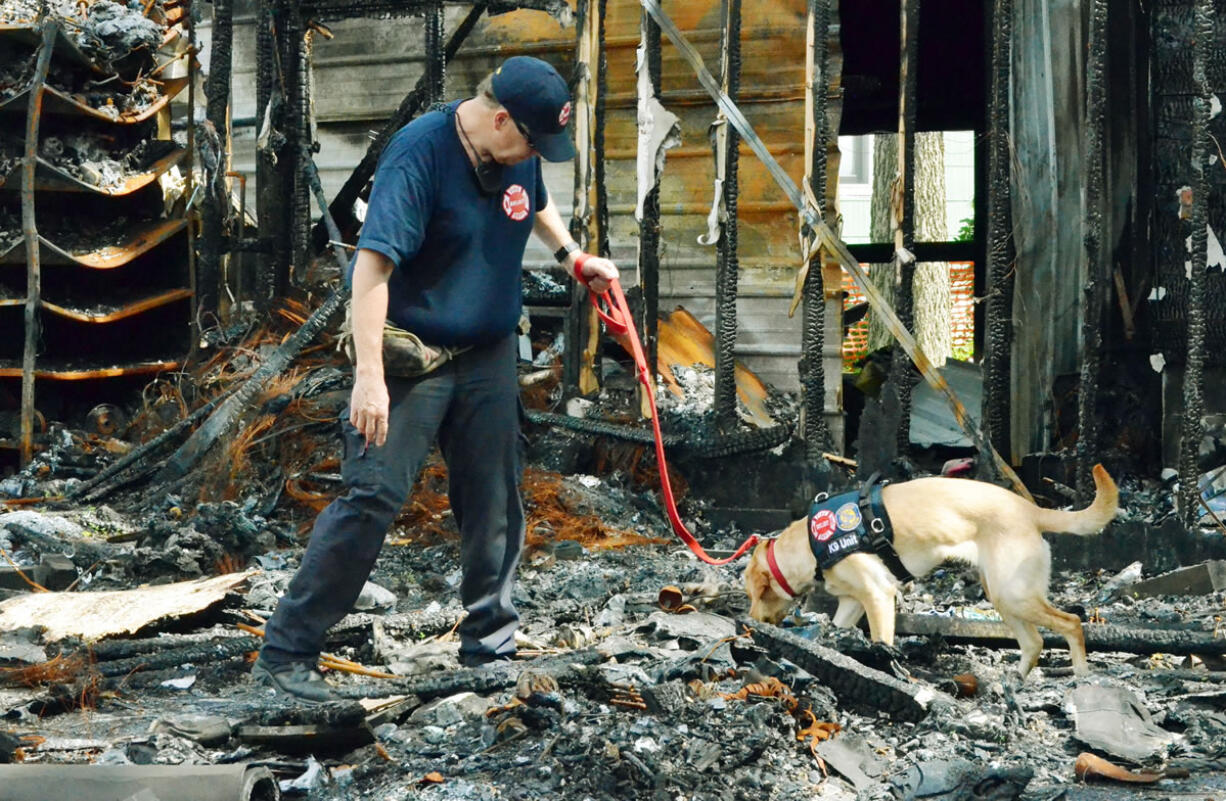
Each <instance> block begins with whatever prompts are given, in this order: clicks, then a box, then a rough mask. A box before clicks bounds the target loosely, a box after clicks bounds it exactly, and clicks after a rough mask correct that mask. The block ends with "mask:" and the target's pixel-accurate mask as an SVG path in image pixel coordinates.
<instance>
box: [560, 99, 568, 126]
mask: <svg viewBox="0 0 1226 801" xmlns="http://www.w3.org/2000/svg"><path fill="white" fill-rule="evenodd" d="M568 122H570V101H569V100H567V101H566V102H565V103H564V104H563V105H562V110H561V111H559V112H558V125H559V126H561V127H563V128H565V127H566V123H568Z"/></svg>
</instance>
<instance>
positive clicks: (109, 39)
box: [0, 0, 164, 63]
mask: <svg viewBox="0 0 1226 801" xmlns="http://www.w3.org/2000/svg"><path fill="white" fill-rule="evenodd" d="M46 5H47V13H48V15H49V16H51V17H53V18H55V19H56V20H58V21H59V22H60V24H61V27H62V30H63V31H64V32H65V33H66V34H67V35H68V37H69V38H70V39H71V40H72V41H73V43H75V44H76V45H77V47H79V48H80V49H81V52H83V53H85V54H86V55H87V56H89V57H90V58H93V59H96V60H98V61H100V62H102V63H111V62H114V61H118V60H120V59H123V58H125V57H127V56H128V55H130V54H131V53H133V52H134V51H137V50H142V49H144V50H155V49H157V47H158V46H160V45H161V44H162V36H163V34H164V29H163V26H162V25H160V24H158V23H157V22H156V21H154V20H153V19H151V18H150V17H148V16H146V14H145V9H144V6H143V5H142V4H141V3H140V2H139V1H138V0H131V2H129V3H127V4H126V5H125V4H120V3H112V2H110V0H93V2H90V3H80V2H76V0H51V2H48V3H47V4H46ZM154 5H155V6H156V9H157V13H159V14H160V13H161V2H160V1H159V2H156V3H155V4H154ZM39 6H40V3H39V2H32V0H4V2H2V3H0V24H4V25H33V24H35V23H36V21H37V20H38V18H39ZM151 10H153V8H152V7H151Z"/></svg>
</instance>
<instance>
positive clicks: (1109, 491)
mask: <svg viewBox="0 0 1226 801" xmlns="http://www.w3.org/2000/svg"><path fill="white" fill-rule="evenodd" d="M1119 505H1120V491H1119V489H1118V488H1117V487H1116V486H1115V482H1114V481H1112V480H1111V476H1110V475H1108V474H1107V471H1106V469H1105V468H1104V467H1103V466H1102V465H1101V464H1096V465H1094V502H1093V503H1092V504H1090V505H1089V506H1087V507H1086V508H1084V509H1080V510H1078V511H1075V512H1065V511H1061V510H1059V509H1043V508H1041V507H1039V511H1038V514H1037V515H1036V516H1035V521H1036V522H1037V523H1038V526H1039V528H1040V529H1042V530H1043V531H1057V532H1064V533H1066V534H1081V535H1086V534H1097V533H1098V532H1100V531H1102V530H1103V527H1104V526H1106V525H1107V524H1108V523H1110V522H1111V520H1112V519H1113V518H1114V517H1115V513H1116V511H1117V510H1118V509H1119Z"/></svg>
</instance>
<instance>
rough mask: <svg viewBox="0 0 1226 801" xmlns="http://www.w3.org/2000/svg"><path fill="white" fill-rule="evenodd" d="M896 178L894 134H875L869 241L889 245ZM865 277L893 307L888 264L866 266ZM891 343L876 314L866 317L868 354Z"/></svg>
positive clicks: (892, 279)
mask: <svg viewBox="0 0 1226 801" xmlns="http://www.w3.org/2000/svg"><path fill="white" fill-rule="evenodd" d="M896 177H898V134H877V135H876V136H874V137H873V199H872V207H871V210H870V212H869V214H870V218H869V239H870V241H872V242H893V241H894V232H893V230H891V228H890V186H891V185H892V184H893V183H894V179H895V178H896ZM868 276H869V278H870V279H871V280H872V282H873V283H874V284H876V286H877V288H878V289H879V290H881V295H882V297H884V298H885V299H886V301H888V302H889V303H890V305H893V304H894V294H895V293H894V287H895V285H896V282H897V280H898V271H897V270H896V269H894V265H893V264H892V263H886V264H871V265H869V271H868ZM893 341H894V337H893V336H892V335H891V334H890V332H889V331H888V330H886V327H885V326H884V325H882V324H881V322H880V320H879V319H878V318H877V315H875V314H873V313H872V312H869V315H868V351H869V353H872V352H873V351H875V350H877V349H878V348H884V347H886V346H888V345H889V344H890V343H892V342H893Z"/></svg>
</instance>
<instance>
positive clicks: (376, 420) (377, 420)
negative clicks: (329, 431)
mask: <svg viewBox="0 0 1226 801" xmlns="http://www.w3.org/2000/svg"><path fill="white" fill-rule="evenodd" d="M388 406H389V401H388V397H387V384H386V383H385V382H384V381H383V379H381V378H379V377H377V376H374V375H369V374H363V373H362V372H361V371H359V372H358V373H357V375H356V376H355V377H354V380H353V394H352V395H350V397H349V422H350V423H351V424H352V425H353V427H354V428H356V429H357V430H358V432H359V433H360V434H361V435H362V436H364V437H365V438H366V447H368V448H369V447H370V446H371V445H374V446H375V447H376V448H378V447H382V445H383V443H385V442H387V416H388Z"/></svg>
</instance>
